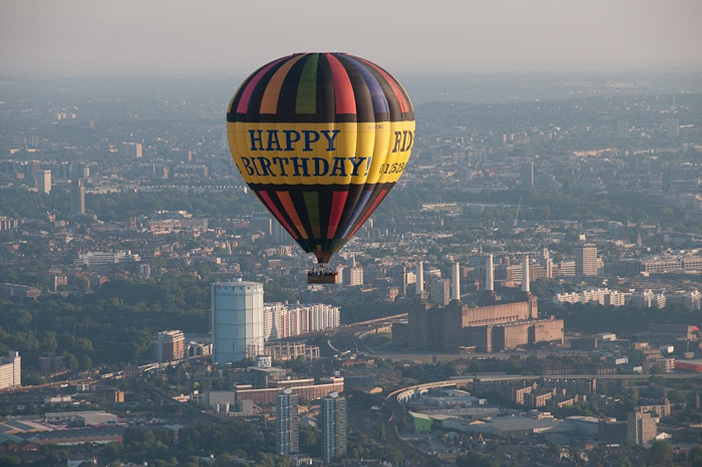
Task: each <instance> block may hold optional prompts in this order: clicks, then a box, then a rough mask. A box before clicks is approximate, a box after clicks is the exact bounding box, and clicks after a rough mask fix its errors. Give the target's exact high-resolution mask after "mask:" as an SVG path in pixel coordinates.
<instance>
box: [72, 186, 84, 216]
mask: <svg viewBox="0 0 702 467" xmlns="http://www.w3.org/2000/svg"><path fill="white" fill-rule="evenodd" d="M76 214H85V187H84V186H83V179H82V178H79V179H77V180H74V181H73V182H72V183H71V215H73V216H75V215H76Z"/></svg>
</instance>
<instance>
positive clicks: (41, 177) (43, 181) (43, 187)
mask: <svg viewBox="0 0 702 467" xmlns="http://www.w3.org/2000/svg"><path fill="white" fill-rule="evenodd" d="M37 188H38V189H39V193H44V194H45V195H48V194H50V193H51V170H40V171H39V172H37Z"/></svg>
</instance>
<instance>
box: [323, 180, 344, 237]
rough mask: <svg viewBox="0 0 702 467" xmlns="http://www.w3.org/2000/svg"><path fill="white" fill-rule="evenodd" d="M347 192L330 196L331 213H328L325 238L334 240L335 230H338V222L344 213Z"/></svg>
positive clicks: (336, 192)
mask: <svg viewBox="0 0 702 467" xmlns="http://www.w3.org/2000/svg"><path fill="white" fill-rule="evenodd" d="M348 196H349V192H348V191H335V192H334V195H333V196H332V204H331V212H330V213H329V227H328V228H327V238H334V234H336V229H338V228H339V220H340V219H341V214H342V213H343V212H344V206H345V205H346V198H347V197H348Z"/></svg>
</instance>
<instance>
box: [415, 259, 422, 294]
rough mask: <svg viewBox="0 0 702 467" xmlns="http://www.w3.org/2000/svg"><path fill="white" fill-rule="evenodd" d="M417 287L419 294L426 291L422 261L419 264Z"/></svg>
mask: <svg viewBox="0 0 702 467" xmlns="http://www.w3.org/2000/svg"><path fill="white" fill-rule="evenodd" d="M415 287H416V291H417V295H420V294H423V293H424V263H423V262H422V261H420V262H419V264H418V265H417V283H416V284H415Z"/></svg>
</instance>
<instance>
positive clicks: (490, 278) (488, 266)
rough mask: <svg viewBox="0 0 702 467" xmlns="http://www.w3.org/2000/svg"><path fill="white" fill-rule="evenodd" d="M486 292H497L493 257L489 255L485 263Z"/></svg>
mask: <svg viewBox="0 0 702 467" xmlns="http://www.w3.org/2000/svg"><path fill="white" fill-rule="evenodd" d="M485 290H495V276H494V268H493V265H492V255H488V257H487V261H485Z"/></svg>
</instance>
